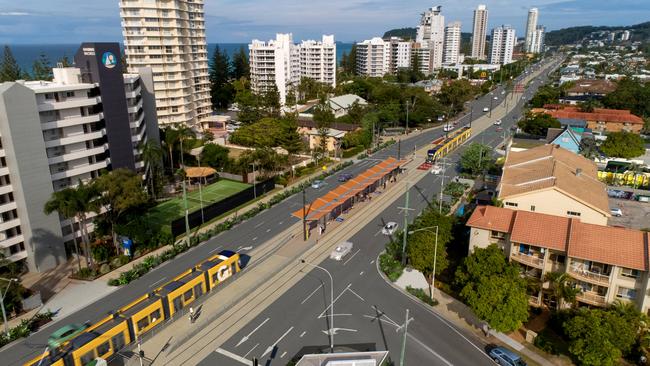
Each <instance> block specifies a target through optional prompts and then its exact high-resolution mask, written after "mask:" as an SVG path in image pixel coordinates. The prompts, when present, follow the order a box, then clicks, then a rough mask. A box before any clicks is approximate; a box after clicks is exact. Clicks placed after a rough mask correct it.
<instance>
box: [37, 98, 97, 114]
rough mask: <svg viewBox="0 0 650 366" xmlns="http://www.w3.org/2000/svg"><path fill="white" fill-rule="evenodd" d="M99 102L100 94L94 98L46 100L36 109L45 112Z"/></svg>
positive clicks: (87, 105) (92, 104)
mask: <svg viewBox="0 0 650 366" xmlns="http://www.w3.org/2000/svg"><path fill="white" fill-rule="evenodd" d="M101 102H102V97H100V96H97V97H94V98H74V99H72V98H71V99H68V100H63V101H60V102H56V101H51V100H48V101H45V102H43V103H42V104H39V105H38V111H39V112H45V111H53V110H58V109H69V108H80V107H90V106H94V105H96V104H99V103H101Z"/></svg>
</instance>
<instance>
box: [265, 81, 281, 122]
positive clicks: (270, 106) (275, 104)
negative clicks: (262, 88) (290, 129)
mask: <svg viewBox="0 0 650 366" xmlns="http://www.w3.org/2000/svg"><path fill="white" fill-rule="evenodd" d="M261 107H262V108H263V109H264V111H265V114H266V116H267V117H273V118H278V117H280V112H281V104H280V92H278V88H277V87H276V86H275V84H273V85H272V86H271V88H269V90H267V91H266V92H265V93H264V94H263V95H262V105H261Z"/></svg>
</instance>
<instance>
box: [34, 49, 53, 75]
mask: <svg viewBox="0 0 650 366" xmlns="http://www.w3.org/2000/svg"><path fill="white" fill-rule="evenodd" d="M32 79H34V80H52V65H50V59H49V58H48V57H47V55H46V54H45V53H43V52H41V54H40V55H39V56H38V59H37V60H35V61H34V64H33V65H32Z"/></svg>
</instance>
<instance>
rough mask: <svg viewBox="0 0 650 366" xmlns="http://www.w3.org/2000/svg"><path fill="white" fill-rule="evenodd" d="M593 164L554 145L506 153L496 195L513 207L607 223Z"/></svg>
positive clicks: (601, 188) (602, 186)
mask: <svg viewBox="0 0 650 366" xmlns="http://www.w3.org/2000/svg"><path fill="white" fill-rule="evenodd" d="M597 175H598V169H597V167H596V164H595V163H594V162H593V161H591V160H588V159H586V158H584V157H582V156H580V155H578V154H574V153H573V152H571V151H569V150H566V149H563V148H561V147H559V146H557V145H542V146H538V147H535V148H532V149H529V150H525V151H516V152H515V151H510V152H509V153H508V155H507V156H506V161H505V164H504V167H503V175H502V176H501V182H500V183H499V187H498V191H499V192H498V198H499V200H501V201H502V202H503V205H504V207H506V208H510V209H513V210H524V211H530V212H539V213H545V214H549V215H555V216H561V217H569V218H579V219H580V221H582V222H584V223H590V224H597V225H607V220H608V218H609V217H610V216H611V214H610V210H609V203H608V199H607V191H606V188H607V187H606V186H605V184H603V183H602V182H600V181H598V176H597Z"/></svg>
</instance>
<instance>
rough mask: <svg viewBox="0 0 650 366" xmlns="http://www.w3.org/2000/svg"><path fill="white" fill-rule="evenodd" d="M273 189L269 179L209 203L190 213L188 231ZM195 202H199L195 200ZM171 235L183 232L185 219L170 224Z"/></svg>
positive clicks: (175, 235)
mask: <svg viewBox="0 0 650 366" xmlns="http://www.w3.org/2000/svg"><path fill="white" fill-rule="evenodd" d="M274 188H275V179H274V178H271V179H269V180H266V181H264V182H260V183H257V184H256V185H255V186H251V187H248V188H246V189H244V190H243V191H241V192H238V193H235V194H234V195H232V196H229V197H226V198H224V199H222V200H220V201H217V202H214V203H211V204H209V205H206V206H204V207H203V213H201V209H200V208H199V209H197V210H195V211H192V212H190V214H189V215H188V219H189V223H190V229H193V228H195V227H197V226H200V225H202V224H204V223H206V222H208V221H210V220H212V219H213V218H215V217H218V216H221V215H223V214H225V213H226V212H228V211H230V210H232V209H234V208H236V207H239V206H241V205H243V204H244V203H246V202H248V201H250V200H253V199H255V196H262V195H264V194H266V192H270V191H272V190H273V189H274ZM196 202H200V201H199V200H196ZM171 229H172V235H173V236H174V237H177V236H179V235H181V234H183V233H184V232H185V217H180V218H178V219H176V220H174V221H172V222H171Z"/></svg>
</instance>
